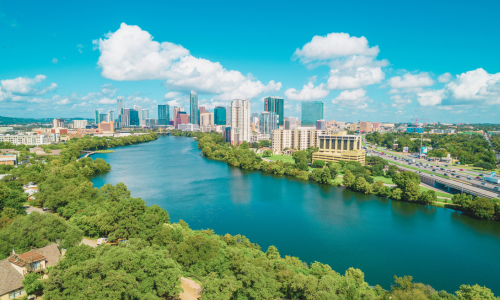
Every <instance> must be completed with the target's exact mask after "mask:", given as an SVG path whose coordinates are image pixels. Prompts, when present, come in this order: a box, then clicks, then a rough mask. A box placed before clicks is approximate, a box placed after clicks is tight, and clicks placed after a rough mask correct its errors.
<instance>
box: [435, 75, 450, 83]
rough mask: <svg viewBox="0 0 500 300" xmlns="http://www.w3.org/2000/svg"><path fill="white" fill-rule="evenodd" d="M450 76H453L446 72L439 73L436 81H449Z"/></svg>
mask: <svg viewBox="0 0 500 300" xmlns="http://www.w3.org/2000/svg"><path fill="white" fill-rule="evenodd" d="M452 78H453V76H452V75H451V74H450V73H448V72H447V73H444V74H441V75H439V77H438V81H439V82H442V83H446V82H449V81H450V80H451V79H452Z"/></svg>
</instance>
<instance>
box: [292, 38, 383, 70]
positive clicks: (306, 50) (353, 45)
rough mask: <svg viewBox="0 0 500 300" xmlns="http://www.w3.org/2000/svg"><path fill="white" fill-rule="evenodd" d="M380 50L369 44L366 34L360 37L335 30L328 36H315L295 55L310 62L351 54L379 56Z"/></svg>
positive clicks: (305, 61) (296, 51)
mask: <svg viewBox="0 0 500 300" xmlns="http://www.w3.org/2000/svg"><path fill="white" fill-rule="evenodd" d="M379 51H380V50H379V49H378V46H375V47H370V46H368V40H367V39H366V38H365V37H364V36H362V37H360V38H358V37H355V36H350V35H349V34H348V33H337V32H333V33H329V34H327V35H326V36H318V35H317V36H314V37H313V38H312V40H311V41H310V42H309V43H307V44H305V45H304V46H303V47H302V49H298V48H297V50H295V53H294V56H295V57H297V58H300V60H301V61H302V62H304V63H308V62H312V61H315V60H331V59H336V58H339V57H342V56H351V55H361V56H377V55H378V53H379Z"/></svg>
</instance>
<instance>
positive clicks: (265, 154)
mask: <svg viewBox="0 0 500 300" xmlns="http://www.w3.org/2000/svg"><path fill="white" fill-rule="evenodd" d="M272 155H273V151H272V150H264V153H262V156H264V157H270V156H272Z"/></svg>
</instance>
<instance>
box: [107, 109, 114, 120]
mask: <svg viewBox="0 0 500 300" xmlns="http://www.w3.org/2000/svg"><path fill="white" fill-rule="evenodd" d="M107 119H108V122H114V121H115V112H114V111H113V110H108V116H107Z"/></svg>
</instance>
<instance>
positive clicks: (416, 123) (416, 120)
mask: <svg viewBox="0 0 500 300" xmlns="http://www.w3.org/2000/svg"><path fill="white" fill-rule="evenodd" d="M411 120H412V121H413V120H415V127H417V126H418V119H417V118H415V119H411ZM422 120H424V121H428V120H430V119H420V121H422Z"/></svg>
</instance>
